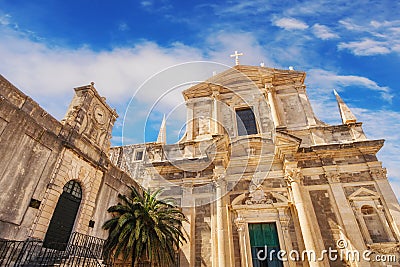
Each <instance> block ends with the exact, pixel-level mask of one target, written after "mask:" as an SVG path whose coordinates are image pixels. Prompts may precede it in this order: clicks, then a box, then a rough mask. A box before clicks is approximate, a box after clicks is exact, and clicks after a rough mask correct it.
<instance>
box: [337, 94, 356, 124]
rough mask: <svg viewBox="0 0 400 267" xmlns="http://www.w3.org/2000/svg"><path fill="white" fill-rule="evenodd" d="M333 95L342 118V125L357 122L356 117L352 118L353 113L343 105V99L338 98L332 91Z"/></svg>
mask: <svg viewBox="0 0 400 267" xmlns="http://www.w3.org/2000/svg"><path fill="white" fill-rule="evenodd" d="M333 93H334V94H335V97H336V101H337V103H338V107H339V111H340V117H342V123H343V124H349V123H355V122H356V121H357V118H356V116H354V114H353V112H351V110H350V109H349V107H348V106H347V105H346V103H344V101H343V99H342V98H340V96H339V94H338V93H337V92H336V90H335V89H333Z"/></svg>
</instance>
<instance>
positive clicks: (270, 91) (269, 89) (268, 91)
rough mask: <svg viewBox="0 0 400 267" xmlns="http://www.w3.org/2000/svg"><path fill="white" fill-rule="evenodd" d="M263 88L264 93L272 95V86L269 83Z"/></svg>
mask: <svg viewBox="0 0 400 267" xmlns="http://www.w3.org/2000/svg"><path fill="white" fill-rule="evenodd" d="M264 88H265V92H266V93H271V94H272V93H273V92H274V86H273V85H272V84H270V83H266V84H265V86H264Z"/></svg>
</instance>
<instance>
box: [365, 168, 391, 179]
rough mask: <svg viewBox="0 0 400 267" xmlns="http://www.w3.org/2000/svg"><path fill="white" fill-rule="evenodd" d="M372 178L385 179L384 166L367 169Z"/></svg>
mask: <svg viewBox="0 0 400 267" xmlns="http://www.w3.org/2000/svg"><path fill="white" fill-rule="evenodd" d="M369 173H370V174H371V176H372V178H374V179H386V173H387V171H386V168H378V169H371V170H370V171H369Z"/></svg>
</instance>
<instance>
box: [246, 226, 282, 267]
mask: <svg viewBox="0 0 400 267" xmlns="http://www.w3.org/2000/svg"><path fill="white" fill-rule="evenodd" d="M249 235H250V246H251V258H252V261H253V267H266V266H268V267H269V266H273V267H283V263H282V261H280V260H278V258H277V253H278V251H279V250H280V247H279V238H278V232H277V229H276V224H275V223H251V224H249Z"/></svg>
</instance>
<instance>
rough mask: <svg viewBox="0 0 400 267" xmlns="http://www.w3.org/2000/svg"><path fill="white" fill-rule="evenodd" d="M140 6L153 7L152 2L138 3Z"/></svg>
mask: <svg viewBox="0 0 400 267" xmlns="http://www.w3.org/2000/svg"><path fill="white" fill-rule="evenodd" d="M140 4H141V5H142V7H151V6H153V2H152V1H142V2H140Z"/></svg>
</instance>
